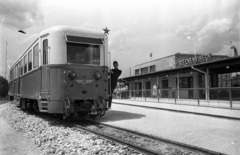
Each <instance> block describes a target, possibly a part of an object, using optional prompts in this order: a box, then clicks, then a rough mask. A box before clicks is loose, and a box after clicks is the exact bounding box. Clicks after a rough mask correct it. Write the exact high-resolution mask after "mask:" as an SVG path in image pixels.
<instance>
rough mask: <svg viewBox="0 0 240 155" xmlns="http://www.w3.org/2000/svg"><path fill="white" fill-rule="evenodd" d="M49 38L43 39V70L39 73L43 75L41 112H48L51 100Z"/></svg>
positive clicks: (41, 81)
mask: <svg viewBox="0 0 240 155" xmlns="http://www.w3.org/2000/svg"><path fill="white" fill-rule="evenodd" d="M48 42H49V41H48V37H47V36H44V37H42V38H41V58H40V60H41V67H40V68H41V69H40V71H39V73H40V74H41V76H40V77H41V78H40V81H39V82H40V85H39V86H40V97H41V101H40V103H41V105H40V107H41V108H40V111H46V112H47V110H48V108H47V107H48V100H49V93H50V92H49V74H50V73H49V67H48V64H49V45H48Z"/></svg>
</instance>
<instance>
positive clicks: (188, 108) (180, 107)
mask: <svg viewBox="0 0 240 155" xmlns="http://www.w3.org/2000/svg"><path fill="white" fill-rule="evenodd" d="M113 103H115V104H126V105H131V106H139V107H146V108H154V109H161V110H169V111H177V112H184V113H192V114H198V115H206V116H213V117H221V118H228V119H237V120H240V110H232V109H224V108H214V107H202V106H196V105H185V104H174V103H172V104H171V103H163V102H159V103H158V102H148V101H136V100H127V99H113Z"/></svg>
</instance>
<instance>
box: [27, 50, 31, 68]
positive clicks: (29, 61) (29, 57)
mask: <svg viewBox="0 0 240 155" xmlns="http://www.w3.org/2000/svg"><path fill="white" fill-rule="evenodd" d="M30 70H32V50H31V51H30V52H29V53H28V71H30Z"/></svg>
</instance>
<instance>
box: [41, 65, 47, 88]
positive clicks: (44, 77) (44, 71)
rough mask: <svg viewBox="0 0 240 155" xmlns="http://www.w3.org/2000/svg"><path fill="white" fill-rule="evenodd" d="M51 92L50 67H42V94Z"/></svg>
mask: <svg viewBox="0 0 240 155" xmlns="http://www.w3.org/2000/svg"><path fill="white" fill-rule="evenodd" d="M47 91H49V70H48V66H42V67H41V92H47Z"/></svg>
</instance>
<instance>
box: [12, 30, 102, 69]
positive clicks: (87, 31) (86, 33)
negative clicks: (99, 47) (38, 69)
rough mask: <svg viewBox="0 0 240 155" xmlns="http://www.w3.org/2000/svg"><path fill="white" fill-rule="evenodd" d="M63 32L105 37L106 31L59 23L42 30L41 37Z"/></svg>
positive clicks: (65, 33) (74, 34)
mask: <svg viewBox="0 0 240 155" xmlns="http://www.w3.org/2000/svg"><path fill="white" fill-rule="evenodd" d="M54 32H56V33H62V34H64V35H73V36H76V35H84V34H85V35H93V36H98V37H99V38H104V37H105V35H104V32H103V31H99V30H94V29H89V28H82V27H74V26H66V25H59V26H53V27H50V28H48V29H45V30H43V31H41V32H40V34H39V36H38V38H39V37H41V36H44V35H46V34H51V33H54ZM38 38H36V39H35V40H34V41H33V42H32V43H31V44H30V45H29V46H28V47H27V49H26V50H25V52H24V53H23V54H22V55H21V56H20V57H19V58H18V59H17V60H16V61H15V63H14V64H13V65H12V66H11V68H10V70H12V68H13V67H14V66H15V65H16V64H17V63H18V62H19V61H20V59H21V58H22V57H23V55H24V54H25V53H26V52H27V51H28V49H29V48H30V47H31V46H32V45H33V44H34V43H35V42H36V41H37V40H38Z"/></svg>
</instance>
